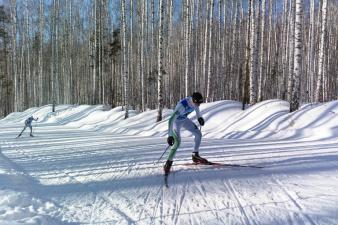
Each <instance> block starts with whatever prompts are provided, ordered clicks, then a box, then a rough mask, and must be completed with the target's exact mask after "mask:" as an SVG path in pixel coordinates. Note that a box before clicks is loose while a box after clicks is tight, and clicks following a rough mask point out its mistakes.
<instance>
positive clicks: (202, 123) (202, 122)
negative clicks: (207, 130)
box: [195, 107, 204, 126]
mask: <svg viewBox="0 0 338 225" xmlns="http://www.w3.org/2000/svg"><path fill="white" fill-rule="evenodd" d="M195 112H196V117H197V120H198V123H199V124H200V125H201V126H204V119H203V117H202V116H201V113H200V108H199V107H196V108H195Z"/></svg>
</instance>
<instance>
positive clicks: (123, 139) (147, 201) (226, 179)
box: [0, 126, 338, 225]
mask: <svg viewBox="0 0 338 225" xmlns="http://www.w3.org/2000/svg"><path fill="white" fill-rule="evenodd" d="M9 130H11V131H12V130H14V129H9ZM12 134H13V132H12V133H9V134H5V135H2V140H3V141H1V153H2V155H0V157H1V159H2V161H0V162H3V163H4V164H5V162H4V161H3V160H4V159H6V160H7V161H6V165H12V167H11V169H12V170H16V171H17V172H18V173H22V171H24V173H25V175H27V176H29V177H31V178H30V179H27V180H25V182H26V183H28V184H29V186H31V187H32V188H34V190H35V193H36V194H37V196H38V197H40V198H43V199H45V200H49V201H52V202H54V203H55V204H56V205H57V206H58V207H59V208H60V210H59V211H58V212H57V213H55V214H52V215H51V216H54V217H57V218H59V220H63V221H67V222H69V223H75V224H81V225H82V224H88V223H89V224H92V225H102V224H147V225H148V224H168V225H169V224H173V225H183V224H184V225H195V224H199V225H202V224H211V225H213V224H214V225H218V224H248V225H249V224H250V225H254V224H311V225H313V224H335V223H336V224H337V223H338V222H337V221H338V217H336V218H334V217H333V218H327V220H324V219H320V218H318V217H316V216H315V212H314V210H313V209H309V208H308V207H307V206H309V205H311V204H312V203H313V202H315V201H324V202H327V203H328V206H327V207H328V210H330V209H332V210H334V209H335V206H336V204H337V203H338V192H337V191H336V190H338V182H336V181H337V180H338V178H337V177H336V174H337V170H338V167H337V165H336V163H337V161H338V160H337V158H338V153H337V151H336V150H337V144H338V143H337V142H338V141H335V140H326V141H321V142H316V141H292V140H285V141H273V140H272V141H269V140H265V141H259V140H253V141H248V140H236V141H232V140H216V139H203V141H202V146H201V150H200V152H201V155H203V156H205V157H206V158H208V159H210V160H211V161H221V162H224V163H236V164H241V163H242V164H255V165H256V164H257V165H264V166H265V168H263V169H259V170H257V169H252V170H251V169H248V168H229V167H227V168H215V169H208V170H203V169H196V170H193V171H184V172H182V173H173V174H171V175H170V177H169V188H165V187H164V186H163V169H162V166H163V163H164V160H165V159H163V161H161V162H160V163H159V164H156V165H155V166H154V165H153V162H154V161H156V160H157V158H158V156H159V155H160V154H161V153H162V151H163V148H164V147H165V144H164V143H165V138H160V137H142V136H136V135H135V136H128V135H112V134H107V133H99V132H91V131H81V130H78V131H74V130H69V129H64V128H63V127H59V126H54V127H52V126H48V127H42V128H41V130H39V132H38V133H37V134H36V137H35V138H24V139H13V137H12V136H13V135H12ZM276 142H278V145H277V146H276ZM192 146H193V141H192V139H191V138H187V139H185V140H184V141H183V142H182V146H181V148H180V149H179V150H178V152H177V155H176V161H175V162H174V165H173V168H174V170H175V163H177V164H180V163H184V162H190V161H191V148H192ZM321 159H325V160H326V162H325V164H323V163H320V160H321ZM327 159H331V160H327ZM300 162H301V163H300ZM309 168H311V169H309ZM303 170H305V171H306V172H310V174H308V175H307V174H306V173H305V172H304V171H303ZM319 175H321V176H323V178H322V179H325V180H327V179H329V180H331V181H332V182H331V183H330V185H331V186H330V187H335V188H336V189H334V188H331V189H330V190H329V192H326V193H324V194H320V193H321V191H322V190H323V189H324V188H325V187H324V186H323V184H322V183H320V182H317V183H315V184H311V179H310V178H312V177H315V178H320V176H319ZM317 176H318V177H317ZM300 177H302V178H303V179H302V180H300V179H299V178H300ZM299 180H300V181H299ZM296 181H299V182H298V183H296ZM295 184H298V186H296V185H295ZM307 188H312V189H315V190H318V191H315V195H314V194H312V193H313V192H308V191H307ZM291 189H292V190H293V191H292V192H290V191H289V190H291ZM294 193H306V197H305V198H304V199H297V197H296V196H295V195H294ZM65 224H66V223H65Z"/></svg>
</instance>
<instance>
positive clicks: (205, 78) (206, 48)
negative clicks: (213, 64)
mask: <svg viewBox="0 0 338 225" xmlns="http://www.w3.org/2000/svg"><path fill="white" fill-rule="evenodd" d="M210 1H212V0H207V9H206V15H208V14H209V13H210V12H209V5H210V4H209V3H210ZM201 4H202V3H201ZM208 28H209V25H208V16H206V17H205V29H204V37H203V40H204V45H203V61H202V75H203V80H204V81H207V70H206V68H207V67H206V64H207V51H208ZM204 87H205V86H204Z"/></svg>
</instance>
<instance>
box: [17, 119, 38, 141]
mask: <svg viewBox="0 0 338 225" xmlns="http://www.w3.org/2000/svg"><path fill="white" fill-rule="evenodd" d="M38 119H39V118H36V119H35V118H34V117H33V116H30V117H29V118H28V119H26V120H25V127H24V128H23V130H22V131H21V133H20V134H19V135H18V136H17V137H20V136H21V135H22V133H23V132H24V131H25V130H26V128H27V127H29V128H30V129H31V133H30V136H31V137H34V136H33V134H32V133H33V128H32V122H33V120H34V121H38Z"/></svg>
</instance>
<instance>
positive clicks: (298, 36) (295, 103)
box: [290, 0, 303, 112]
mask: <svg viewBox="0 0 338 225" xmlns="http://www.w3.org/2000/svg"><path fill="white" fill-rule="evenodd" d="M295 4H296V6H295V7H296V8H295V14H296V16H295V36H294V37H295V41H294V43H295V45H294V70H293V79H294V81H293V89H292V100H291V102H290V112H293V111H296V110H297V109H298V108H299V101H300V76H301V73H302V59H303V52H302V48H303V46H302V14H303V6H302V4H303V2H302V0H296V2H295Z"/></svg>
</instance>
